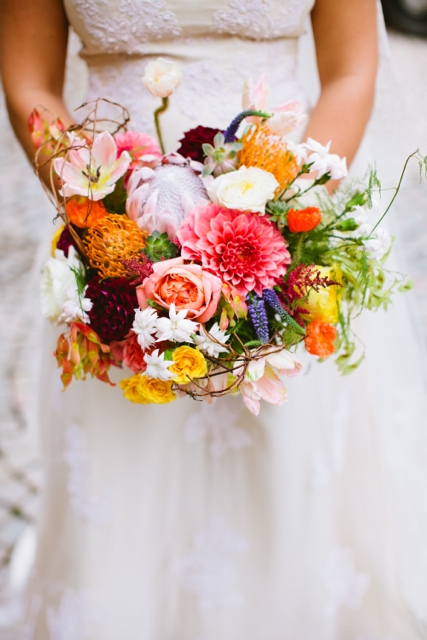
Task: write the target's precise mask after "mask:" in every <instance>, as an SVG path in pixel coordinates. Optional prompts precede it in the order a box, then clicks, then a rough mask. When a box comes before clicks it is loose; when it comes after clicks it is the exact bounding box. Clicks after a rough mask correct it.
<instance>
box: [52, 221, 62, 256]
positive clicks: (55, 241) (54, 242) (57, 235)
mask: <svg viewBox="0 0 427 640" xmlns="http://www.w3.org/2000/svg"><path fill="white" fill-rule="evenodd" d="M64 229H65V224H63V225H61V226H60V227H59V229H57V230H56V231H55V233H54V236H53V238H52V256H54V255H55V251H56V246H57V244H58V242H59V238H60V237H61V233H62V232H63V231H64Z"/></svg>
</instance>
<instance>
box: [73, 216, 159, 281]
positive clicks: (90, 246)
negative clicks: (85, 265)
mask: <svg viewBox="0 0 427 640" xmlns="http://www.w3.org/2000/svg"><path fill="white" fill-rule="evenodd" d="M146 237H147V233H145V232H142V231H140V229H139V227H138V225H137V224H136V222H133V221H132V220H129V218H127V217H126V216H120V215H117V214H115V213H109V214H108V215H107V216H105V217H104V218H101V220H98V222H97V223H96V224H94V225H93V227H91V228H90V229H89V231H88V232H87V234H86V237H85V239H84V244H85V247H86V252H87V257H88V259H89V263H90V266H91V267H94V268H95V269H98V271H99V272H100V274H101V276H102V277H103V278H120V277H126V275H127V269H126V267H125V266H124V265H123V264H122V262H121V260H129V258H133V257H137V256H138V254H139V252H140V251H141V249H143V248H144V247H145V245H146V242H145V238H146Z"/></svg>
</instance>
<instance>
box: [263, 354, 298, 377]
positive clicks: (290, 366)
mask: <svg viewBox="0 0 427 640" xmlns="http://www.w3.org/2000/svg"><path fill="white" fill-rule="evenodd" d="M265 360H266V362H268V364H269V365H270V366H271V367H273V369H276V370H277V372H278V373H279V374H280V375H282V376H286V377H287V378H290V377H291V376H297V375H298V374H299V373H300V372H301V369H302V364H301V362H300V361H299V360H298V359H297V358H296V357H295V356H294V355H293V353H290V351H287V350H286V349H282V351H276V352H274V353H269V354H267V355H266V356H265Z"/></svg>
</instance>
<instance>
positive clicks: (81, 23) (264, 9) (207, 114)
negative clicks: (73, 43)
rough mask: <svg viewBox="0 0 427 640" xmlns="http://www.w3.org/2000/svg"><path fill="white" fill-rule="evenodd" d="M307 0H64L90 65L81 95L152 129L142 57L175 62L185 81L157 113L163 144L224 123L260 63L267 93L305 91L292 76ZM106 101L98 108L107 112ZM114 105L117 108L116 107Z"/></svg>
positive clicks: (279, 95) (279, 96)
mask: <svg viewBox="0 0 427 640" xmlns="http://www.w3.org/2000/svg"><path fill="white" fill-rule="evenodd" d="M313 4H314V0H220V1H213V0H64V5H65V9H66V11H67V14H68V17H69V21H70V24H71V26H72V27H73V29H74V30H75V31H76V32H77V34H78V35H79V36H80V38H81V40H82V43H83V47H82V50H81V52H80V55H81V57H82V58H84V59H85V60H86V62H87V63H88V66H89V90H88V94H87V96H86V98H87V99H88V100H92V99H95V98H98V97H103V98H107V99H109V100H112V101H114V102H119V103H120V104H122V105H123V106H126V107H127V109H128V110H129V112H130V114H131V126H132V127H133V128H135V129H138V130H140V131H145V132H147V133H151V134H155V132H154V126H153V125H154V123H153V111H154V110H155V109H156V107H157V106H159V100H158V99H157V98H153V97H152V96H151V95H150V94H149V93H148V91H147V89H146V88H145V87H144V86H143V84H142V82H141V77H142V76H143V75H144V68H145V66H146V64H147V62H148V61H149V60H150V59H153V58H156V57H158V56H163V57H168V58H171V59H174V60H176V61H178V62H179V64H180V65H181V67H182V70H183V82H182V84H181V86H180V87H179V89H178V90H177V91H176V92H175V93H174V95H173V96H172V98H171V101H170V108H169V110H168V112H167V114H165V116H164V117H163V118H162V127H163V133H164V138H165V139H166V145H167V148H168V150H170V151H172V150H175V149H176V147H177V141H178V139H179V138H180V137H181V136H182V133H183V131H186V130H187V129H189V128H192V127H194V126H196V125H197V124H202V125H205V126H212V127H215V126H216V127H221V128H224V127H226V126H227V125H228V123H229V121H230V119H231V118H233V117H234V116H235V115H236V113H238V112H239V111H240V110H241V90H242V86H243V83H244V82H245V80H247V79H248V78H251V77H252V78H253V79H256V78H258V76H259V75H260V74H261V73H262V72H267V74H268V77H269V80H270V87H271V88H270V103H271V105H274V104H279V103H281V102H284V101H285V100H288V99H291V98H297V99H300V100H302V101H303V102H304V100H305V96H304V94H303V93H302V92H301V89H300V88H299V87H298V86H297V85H296V83H295V78H294V70H295V60H296V54H297V46H296V45H297V39H298V36H299V35H300V34H301V33H303V31H304V23H305V20H306V18H307V15H308V13H309V12H310V10H311V8H312V6H313ZM112 109H113V108H112V107H108V106H105V105H104V112H103V113H102V116H104V117H110V118H114V114H113V113H112ZM116 115H118V114H117V113H116Z"/></svg>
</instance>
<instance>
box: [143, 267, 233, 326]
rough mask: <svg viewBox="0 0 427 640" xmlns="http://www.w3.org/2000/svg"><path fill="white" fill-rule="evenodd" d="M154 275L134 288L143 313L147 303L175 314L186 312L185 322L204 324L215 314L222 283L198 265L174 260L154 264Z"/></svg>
mask: <svg viewBox="0 0 427 640" xmlns="http://www.w3.org/2000/svg"><path fill="white" fill-rule="evenodd" d="M153 272H154V273H153V274H152V275H151V276H150V277H149V278H146V279H145V280H144V282H143V284H142V285H140V286H139V287H137V289H136V295H137V298H138V304H139V306H140V308H141V309H142V310H144V309H146V308H147V307H148V303H147V299H148V300H154V302H157V304H159V305H160V306H162V307H165V308H166V309H169V308H170V306H171V304H172V303H174V304H175V309H176V311H180V310H181V309H188V315H187V318H188V319H191V320H197V322H202V323H205V322H207V321H208V320H209V318H211V317H212V316H213V314H214V313H215V311H216V309H217V306H218V301H219V297H220V295H221V285H222V282H221V280H220V279H219V278H218V277H217V276H214V275H213V274H212V273H209V272H208V271H204V270H203V269H202V267H201V266H199V265H198V264H184V260H183V258H173V259H172V260H164V261H162V262H156V263H155V264H153Z"/></svg>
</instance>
